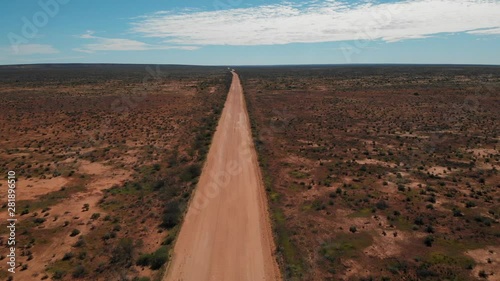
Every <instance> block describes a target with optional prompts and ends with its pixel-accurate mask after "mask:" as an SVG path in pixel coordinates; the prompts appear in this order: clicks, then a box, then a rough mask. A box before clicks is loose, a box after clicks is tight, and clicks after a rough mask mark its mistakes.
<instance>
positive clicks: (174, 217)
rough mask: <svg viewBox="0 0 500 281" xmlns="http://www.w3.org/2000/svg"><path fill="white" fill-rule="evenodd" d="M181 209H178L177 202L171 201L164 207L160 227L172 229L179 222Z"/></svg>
mask: <svg viewBox="0 0 500 281" xmlns="http://www.w3.org/2000/svg"><path fill="white" fill-rule="evenodd" d="M180 217H181V209H180V208H179V203H178V202H177V201H172V202H169V203H168V204H167V206H165V212H164V213H163V217H162V223H161V225H160V226H161V227H164V228H172V227H174V226H176V225H177V224H178V223H179V222H180Z"/></svg>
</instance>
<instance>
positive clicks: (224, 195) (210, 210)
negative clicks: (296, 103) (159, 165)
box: [163, 72, 281, 281]
mask: <svg viewBox="0 0 500 281" xmlns="http://www.w3.org/2000/svg"><path fill="white" fill-rule="evenodd" d="M273 250H274V243H273V239H272V233H271V226H270V222H269V218H268V212H267V201H266V195H265V190H264V187H263V183H262V179H261V176H260V170H259V166H258V163H257V156H256V153H255V148H254V146H253V142H252V138H251V131H250V124H249V120H248V113H247V109H246V105H245V101H244V97H243V89H242V87H241V84H240V79H239V77H238V75H237V74H236V73H234V72H233V81H232V84H231V89H230V91H229V94H228V97H227V100H226V103H225V106H224V110H223V111H222V115H221V119H220V120H219V124H218V127H217V130H216V132H215V135H214V139H213V141H212V145H211V147H210V151H209V153H208V158H207V161H206V163H205V166H204V168H203V172H202V174H201V176H200V179H199V183H198V186H197V188H196V191H195V194H194V197H193V199H192V201H191V203H190V205H189V209H188V212H187V214H186V218H185V220H184V223H183V225H182V228H181V230H180V233H179V236H178V239H177V241H176V244H175V247H174V253H173V256H172V261H171V263H170V265H169V268H168V269H167V273H166V275H165V277H164V279H163V280H167V281H204V280H211V281H212V280H213V281H245V280H248V281H258V280H281V277H280V273H279V270H278V266H277V264H276V259H275V257H274V255H273V252H274V251H273Z"/></svg>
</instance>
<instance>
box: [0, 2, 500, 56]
mask: <svg viewBox="0 0 500 281" xmlns="http://www.w3.org/2000/svg"><path fill="white" fill-rule="evenodd" d="M499 11H500V1H492V0H453V1H452V0H405V1H399V0H395V1H391V0H363V1H360V0H356V1H352V0H351V1H336V0H311V1H290V0H288V1H277V0H273V1H267V0H209V1H200V0H184V1H168V0H148V1H132V0H32V1H29V0H19V1H1V2H0V15H1V16H0V36H1V37H0V64H26V63H148V64H149V63H158V64H196V65H246V64H253V65H255V64H346V63H445V64H448V63H451V64H500V55H499V51H500V14H499Z"/></svg>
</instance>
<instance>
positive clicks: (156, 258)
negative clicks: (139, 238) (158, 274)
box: [136, 247, 168, 270]
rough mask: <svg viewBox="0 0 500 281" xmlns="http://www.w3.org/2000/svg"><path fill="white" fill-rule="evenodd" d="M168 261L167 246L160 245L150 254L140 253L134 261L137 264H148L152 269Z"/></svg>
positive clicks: (156, 268)
mask: <svg viewBox="0 0 500 281" xmlns="http://www.w3.org/2000/svg"><path fill="white" fill-rule="evenodd" d="M167 261H168V249H167V247H160V248H159V249H158V250H156V251H155V252H153V253H151V254H142V255H141V256H140V257H139V259H137V261H136V265H138V266H149V267H150V268H151V269H152V270H158V269H160V268H161V267H162V266H163V265H164V264H165V263H166V262H167Z"/></svg>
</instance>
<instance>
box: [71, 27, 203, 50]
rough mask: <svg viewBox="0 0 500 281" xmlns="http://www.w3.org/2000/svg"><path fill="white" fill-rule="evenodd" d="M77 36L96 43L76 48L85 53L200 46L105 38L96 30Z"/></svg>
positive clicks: (184, 48)
mask: <svg viewBox="0 0 500 281" xmlns="http://www.w3.org/2000/svg"><path fill="white" fill-rule="evenodd" d="M77 37H79V38H82V39H89V40H93V41H94V42H95V43H90V44H85V45H84V46H83V47H82V48H75V49H74V50H75V51H79V52H84V53H94V52H97V51H145V50H167V49H181V50H195V49H197V48H199V47H196V46H172V44H169V45H167V44H165V45H151V44H147V43H144V42H141V41H136V40H131V39H122V38H104V37H98V36H94V31H91V30H88V31H87V32H86V33H84V34H82V35H78V36H77Z"/></svg>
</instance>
